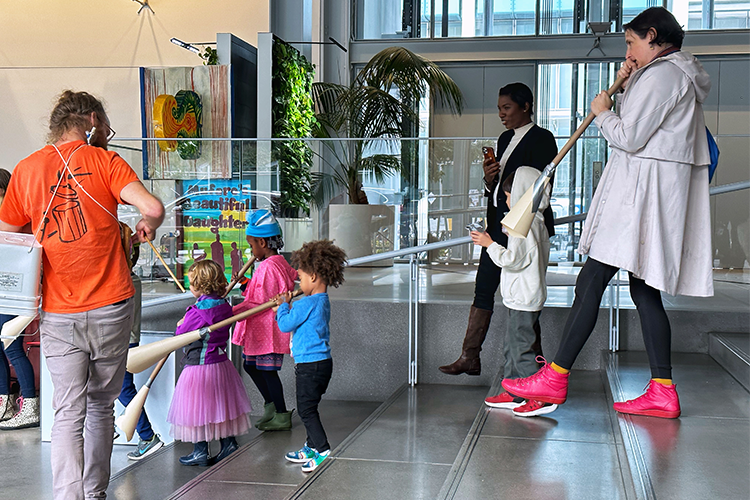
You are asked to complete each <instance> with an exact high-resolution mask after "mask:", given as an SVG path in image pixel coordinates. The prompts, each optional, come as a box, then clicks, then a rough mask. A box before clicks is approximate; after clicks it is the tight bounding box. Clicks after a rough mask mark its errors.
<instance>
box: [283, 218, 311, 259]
mask: <svg viewBox="0 0 750 500" xmlns="http://www.w3.org/2000/svg"><path fill="white" fill-rule="evenodd" d="M277 220H278V221H279V224H280V225H281V228H282V231H283V232H284V233H283V238H284V248H283V249H282V251H283V252H289V253H291V252H294V251H295V250H299V249H300V248H302V245H303V244H305V243H307V242H308V241H312V240H314V239H315V236H314V235H313V220H312V219H311V218H309V217H301V218H291V217H287V218H279V219H277Z"/></svg>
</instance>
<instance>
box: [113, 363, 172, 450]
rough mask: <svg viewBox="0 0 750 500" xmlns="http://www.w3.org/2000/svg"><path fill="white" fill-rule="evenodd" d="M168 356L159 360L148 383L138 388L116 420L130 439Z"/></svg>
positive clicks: (116, 423)
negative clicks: (152, 386)
mask: <svg viewBox="0 0 750 500" xmlns="http://www.w3.org/2000/svg"><path fill="white" fill-rule="evenodd" d="M168 357H169V356H168V355H167V356H165V357H163V358H161V361H159V364H157V365H156V368H154V371H152V372H151V375H150V376H149V377H148V380H147V381H146V383H145V384H143V387H141V388H140V389H139V390H138V393H137V394H136V395H135V397H133V399H132V400H131V401H130V403H129V404H128V406H126V407H125V411H124V412H123V413H122V415H120V416H119V417H117V420H115V425H117V427H119V428H120V430H122V431H123V432H124V433H125V437H126V438H127V440H128V441H130V440H131V439H133V434H134V433H135V429H136V427H137V426H138V419H139V418H141V411H142V410H143V405H144V404H145V403H146V398H147V397H148V393H149V391H150V390H151V384H152V383H153V382H154V379H155V378H156V376H157V375H158V374H159V371H161V369H162V367H163V366H164V363H166V362H167V358H168Z"/></svg>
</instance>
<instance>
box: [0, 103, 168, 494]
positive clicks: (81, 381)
mask: <svg viewBox="0 0 750 500" xmlns="http://www.w3.org/2000/svg"><path fill="white" fill-rule="evenodd" d="M113 135H114V131H113V130H112V129H111V127H110V126H109V119H108V118H107V115H106V113H105V112H104V107H103V106H102V104H101V102H99V101H98V100H97V99H96V98H94V97H93V96H91V95H90V94H87V93H86V92H72V91H65V92H63V94H62V95H61V96H60V98H59V100H58V102H57V104H56V106H55V108H54V110H53V111H52V114H51V116H50V139H51V141H50V142H51V143H52V144H51V145H48V146H45V147H44V148H42V149H41V150H39V151H37V152H36V153H33V154H32V155H31V156H29V157H28V158H26V159H24V160H22V161H21V162H20V163H19V164H18V165H17V166H16V168H15V170H14V172H13V176H12V178H11V182H10V185H9V186H8V191H7V193H6V196H5V200H4V202H3V205H2V207H0V230H2V231H20V230H21V228H22V227H23V226H24V225H26V224H28V223H30V224H31V228H32V231H33V232H34V234H35V235H36V237H37V240H38V241H39V242H40V243H41V244H42V247H43V249H44V251H43V270H44V275H43V279H42V310H43V313H42V320H41V323H40V330H41V341H42V351H43V353H44V356H45V358H46V361H47V368H48V369H49V372H50V376H51V378H52V385H53V398H52V399H53V401H52V406H53V408H54V410H55V420H54V423H53V425H52V486H53V493H54V498H56V499H65V500H70V499H83V498H105V497H106V491H107V486H108V485H109V475H110V457H111V454H112V440H113V439H112V438H113V430H114V412H113V408H114V400H115V398H116V397H117V395H118V394H119V393H120V388H121V385H122V381H123V376H124V374H125V362H126V359H127V349H128V342H129V339H130V329H131V325H132V321H133V295H134V293H135V289H134V288H133V284H132V281H131V279H130V269H129V267H128V265H127V262H126V258H125V253H124V251H123V248H122V245H121V240H120V226H119V223H118V221H117V217H116V215H117V205H118V204H120V203H123V204H131V205H134V206H136V207H137V208H138V209H139V210H140V211H141V214H142V215H143V218H142V219H141V220H140V221H139V222H138V224H137V225H136V234H137V235H138V238H139V239H140V240H141V241H143V242H145V241H147V240H153V239H154V236H155V231H156V228H158V227H159V226H160V225H161V223H162V221H163V220H164V206H163V205H162V203H161V202H160V201H159V200H158V199H156V198H155V197H154V196H152V195H151V194H150V193H149V192H148V191H146V188H145V187H144V186H143V184H141V182H140V181H139V180H138V177H137V175H136V174H135V172H133V170H132V169H131V168H130V166H129V165H128V164H127V163H126V162H125V161H124V160H123V159H122V158H120V156H119V155H117V153H112V152H109V151H107V143H108V142H109V139H111V137H112V136H113ZM36 404H38V402H37V403H36ZM24 406H28V403H27V402H26V401H24V402H23V404H22V408H21V411H24V409H23V407H24ZM84 422H85V435H84V432H83V431H84Z"/></svg>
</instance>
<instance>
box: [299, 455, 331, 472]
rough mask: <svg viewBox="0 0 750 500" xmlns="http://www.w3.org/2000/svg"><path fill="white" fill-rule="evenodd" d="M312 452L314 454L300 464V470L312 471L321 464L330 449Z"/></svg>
mask: <svg viewBox="0 0 750 500" xmlns="http://www.w3.org/2000/svg"><path fill="white" fill-rule="evenodd" d="M314 453H315V456H314V457H312V458H311V459H310V460H308V461H307V462H305V464H304V465H303V466H302V472H312V471H314V470H315V469H317V468H318V465H320V464H322V463H323V460H325V459H326V458H328V455H330V454H331V450H328V451H324V452H323V453H318V452H317V451H315V452H314Z"/></svg>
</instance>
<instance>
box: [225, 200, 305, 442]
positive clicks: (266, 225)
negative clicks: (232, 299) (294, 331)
mask: <svg viewBox="0 0 750 500" xmlns="http://www.w3.org/2000/svg"><path fill="white" fill-rule="evenodd" d="M248 222H249V225H248V226H247V229H246V230H245V234H246V238H247V242H248V244H249V245H250V248H251V249H252V251H253V255H254V256H255V258H256V259H257V260H258V261H259V262H260V264H256V268H255V272H254V273H253V277H252V279H251V280H250V281H249V282H248V283H247V286H246V288H245V290H244V291H243V292H242V295H243V296H244V297H245V300H244V302H242V303H241V304H239V305H237V306H234V308H233V310H232V312H233V314H237V313H240V312H242V311H246V310H248V309H251V308H253V307H255V306H258V305H260V304H263V303H264V302H268V301H269V300H271V299H273V298H274V297H276V296H277V295H278V294H280V293H285V292H289V291H292V290H293V289H294V280H295V279H297V271H295V270H294V269H293V268H292V267H291V266H290V265H289V264H288V263H287V261H286V259H284V257H282V256H281V255H279V253H278V251H279V249H281V248H282V247H283V246H284V241H283V240H282V238H281V227H279V223H278V222H277V221H276V219H275V218H274V216H273V215H272V214H271V212H269V211H268V210H256V211H254V212H253V213H252V215H251V216H250V218H249V219H248ZM232 343H233V344H236V345H239V346H242V357H243V359H244V364H243V368H244V369H245V372H247V374H248V375H250V378H251V379H252V380H253V383H255V386H256V387H257V388H258V390H259V391H260V394H261V395H262V396H263V400H264V402H265V405H264V406H263V416H262V417H261V418H260V420H258V422H256V424H255V427H257V428H258V429H260V430H262V431H286V430H290V429H291V428H292V412H291V411H287V409H286V404H285V402H284V388H283V387H282V385H281V379H279V373H278V372H279V370H281V364H282V362H283V360H284V354H289V333H286V332H282V331H281V330H279V327H278V325H277V324H276V320H275V317H274V312H273V311H272V310H271V309H269V310H267V311H264V312H262V313H260V314H256V315H254V316H251V317H249V318H248V319H246V320H244V321H240V322H239V323H237V326H235V328H234V335H233V337H232Z"/></svg>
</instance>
